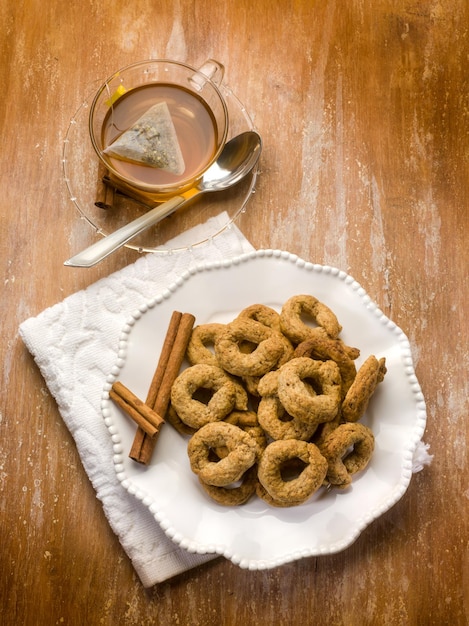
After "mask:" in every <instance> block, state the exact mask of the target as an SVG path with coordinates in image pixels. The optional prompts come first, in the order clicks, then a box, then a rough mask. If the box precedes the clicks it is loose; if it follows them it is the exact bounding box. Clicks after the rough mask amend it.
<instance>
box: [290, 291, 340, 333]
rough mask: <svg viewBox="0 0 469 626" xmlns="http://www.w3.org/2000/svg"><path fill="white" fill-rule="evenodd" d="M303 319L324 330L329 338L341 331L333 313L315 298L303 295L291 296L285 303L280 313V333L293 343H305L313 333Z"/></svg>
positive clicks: (312, 329)
mask: <svg viewBox="0 0 469 626" xmlns="http://www.w3.org/2000/svg"><path fill="white" fill-rule="evenodd" d="M305 317H306V318H309V319H311V320H312V321H313V322H315V323H316V324H317V325H318V326H321V327H322V328H324V330H325V331H326V332H327V334H328V335H329V337H332V338H336V337H337V336H338V334H339V333H340V331H341V330H342V326H341V325H340V324H339V322H338V320H337V317H336V315H335V313H334V312H333V311H331V309H330V308H329V307H328V306H326V305H325V304H323V303H322V302H320V301H319V300H318V299H317V298H315V297H314V296H310V295H303V294H301V295H297V296H293V297H291V298H289V299H288V300H287V301H286V302H285V304H284V305H283V307H282V311H281V313H280V323H281V327H282V331H283V333H284V334H285V335H286V336H287V337H288V338H289V339H290V340H291V341H292V342H293V343H296V344H298V343H301V342H302V341H305V340H306V339H308V338H309V337H310V336H311V333H312V332H313V331H314V328H312V327H311V326H309V325H308V324H306V322H305V321H304V318H305Z"/></svg>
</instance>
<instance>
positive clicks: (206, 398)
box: [192, 387, 215, 404]
mask: <svg viewBox="0 0 469 626" xmlns="http://www.w3.org/2000/svg"><path fill="white" fill-rule="evenodd" d="M214 394H215V391H214V390H213V389H208V388H206V387H199V388H198V389H196V390H195V392H194V393H193V394H192V399H193V400H197V402H201V403H202V404H208V403H209V402H210V400H211V399H212V398H213V396H214Z"/></svg>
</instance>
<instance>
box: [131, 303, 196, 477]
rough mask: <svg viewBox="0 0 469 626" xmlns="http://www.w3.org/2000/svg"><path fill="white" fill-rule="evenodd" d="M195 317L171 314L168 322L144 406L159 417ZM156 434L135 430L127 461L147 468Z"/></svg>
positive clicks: (164, 407) (167, 399) (177, 372)
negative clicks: (132, 461) (130, 460)
mask: <svg viewBox="0 0 469 626" xmlns="http://www.w3.org/2000/svg"><path fill="white" fill-rule="evenodd" d="M194 322H195V317H194V316H193V315H191V314H190V313H180V312H179V311H174V313H173V314H172V316H171V320H170V322H169V326H168V330H167V332H166V336H165V340H164V342H163V347H162V350H161V354H160V358H159V360H158V365H157V367H156V370H155V373H154V374H153V379H152V381H151V384H150V388H149V390H148V394H147V398H146V401H145V404H147V405H148V406H149V407H150V408H151V409H153V412H154V413H156V414H157V415H159V416H160V417H163V416H164V415H165V414H166V411H167V410H168V406H169V402H170V399H171V387H172V386H173V383H174V381H175V380H176V378H177V376H178V375H179V370H180V369H181V365H182V362H183V360H184V355H185V353H186V349H187V344H188V343H189V339H190V336H191V332H192V328H193V326H194ZM157 439H158V433H157V434H156V435H155V436H150V435H148V434H147V433H145V431H144V430H143V429H142V428H141V427H139V428H138V429H137V432H136V434H135V438H134V441H133V444H132V448H131V450H130V453H129V457H130V458H131V459H133V460H134V461H137V462H138V463H142V464H143V465H147V464H148V463H149V462H150V460H151V457H152V454H153V450H154V448H155V445H156V441H157Z"/></svg>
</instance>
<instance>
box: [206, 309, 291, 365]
mask: <svg viewBox="0 0 469 626" xmlns="http://www.w3.org/2000/svg"><path fill="white" fill-rule="evenodd" d="M247 342H249V343H251V344H253V346H254V349H253V350H252V351H251V352H245V351H244V350H242V349H241V346H243V345H245V344H246V343H247ZM283 352H284V342H283V340H282V336H281V335H280V333H278V332H276V331H273V330H272V329H271V328H268V327H267V326H264V325H263V324H260V323H259V322H256V321H254V320H251V319H238V320H236V321H234V322H231V323H230V324H227V325H226V326H225V328H224V330H223V331H222V332H221V333H220V335H219V336H218V338H217V340H216V342H215V354H216V355H217V358H218V360H219V362H220V364H221V365H222V367H223V368H224V369H225V370H226V371H227V372H229V373H230V374H234V375H235V376H262V375H263V374H265V373H266V372H268V371H269V370H271V369H272V368H273V367H275V365H276V364H277V362H278V360H279V359H280V357H281V356H282V354H283Z"/></svg>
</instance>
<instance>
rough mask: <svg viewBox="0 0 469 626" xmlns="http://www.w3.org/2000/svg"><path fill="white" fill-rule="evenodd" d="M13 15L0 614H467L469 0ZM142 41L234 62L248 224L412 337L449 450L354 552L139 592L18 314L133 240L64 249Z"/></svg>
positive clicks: (198, 59)
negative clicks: (83, 123)
mask: <svg viewBox="0 0 469 626" xmlns="http://www.w3.org/2000/svg"><path fill="white" fill-rule="evenodd" d="M0 25H1V30H2V36H1V37H0V52H1V58H2V62H1V64H0V85H1V92H2V97H1V98H0V125H1V137H2V148H1V154H2V167H1V176H2V193H1V201H0V202H1V211H0V228H1V230H0V255H1V256H0V259H1V267H2V270H3V290H2V313H3V318H2V342H1V352H2V362H3V368H2V379H1V382H2V384H1V389H2V393H1V404H0V406H1V412H0V495H1V499H0V502H1V510H0V516H1V517H0V519H1V548H0V623H2V624H5V625H7V624H8V625H9V624H25V625H36V624H72V625H81V624H90V625H94V624H129V625H138V626H143V625H150V624H162V625H166V624H181V625H186V624H188V625H189V624H190V625H200V626H204V625H212V624H213V625H217V624H246V625H249V624H257V623H265V624H275V625H285V626H286V625H290V624H296V623H307V624H315V625H318V626H320V625H327V626H330V625H343V626H355V625H356V626H359V625H360V626H361V625H363V624H372V625H374V624H377V625H394V624H396V625H410V626H413V625H422V626H423V625H430V624H434V625H443V624H452V625H454V626H463V625H464V624H467V623H468V619H469V596H468V589H469V565H468V562H469V545H468V540H469V524H468V519H469V484H468V479H467V476H468V462H467V456H468V455H467V444H466V442H467V439H468V435H469V426H468V424H469V421H468V419H467V416H468V400H467V398H468V396H469V389H468V376H467V372H468V367H469V357H468V332H467V328H468V324H467V315H466V313H467V310H468V307H469V300H468V296H467V288H466V283H465V279H466V274H467V269H468V262H469V252H468V249H469V240H468V226H469V217H468V215H469V213H468V193H469V80H468V70H467V68H468V59H469V4H468V3H467V0H373V1H372V0H347V1H346V2H345V1H343V0H257V1H256V2H251V1H248V0H238V1H237V2H225V3H224V2H215V1H214V0H199V1H198V2H197V3H195V2H189V1H186V0H177V1H176V2H174V1H173V0H160V1H159V2H151V1H150V0H134V1H133V2H132V3H128V2H121V1H119V0H117V1H116V0H113V1H112V2H111V0H101V2H99V3H98V2H96V1H95V0H83V1H82V2H79V3H78V2H61V1H59V0H49V1H48V2H46V3H44V2H39V1H38V0H29V1H28V2H23V1H21V0H20V1H18V0H15V1H13V0H5V1H4V2H2V4H1V6H0ZM148 57H172V58H177V59H181V60H187V61H188V62H190V63H192V64H194V65H197V64H200V63H202V62H203V61H204V60H205V59H206V58H208V57H214V58H217V59H220V60H222V61H223V62H224V64H225V65H226V75H227V81H228V82H229V84H230V85H231V86H232V87H233V89H235V90H236V93H237V95H238V96H239V98H240V99H241V100H242V101H243V102H244V103H245V104H246V107H247V109H248V110H249V111H250V112H251V114H252V116H253V118H254V120H255V124H256V126H257V127H258V129H259V131H260V132H261V134H262V136H263V139H264V153H263V157H262V173H261V176H260V178H259V183H258V186H257V191H256V194H255V195H254V196H253V198H252V201H251V203H250V205H249V209H248V211H247V212H246V213H245V214H244V215H242V216H241V218H240V221H239V225H240V227H241V229H242V230H243V232H244V233H245V234H246V236H247V237H248V238H249V239H250V240H251V242H252V243H253V244H254V245H255V246H256V247H258V248H260V247H269V248H282V249H285V250H289V251H290V252H293V253H296V254H299V255H300V256H301V257H303V258H307V259H310V260H312V261H314V262H318V263H326V264H330V265H335V266H337V267H340V268H341V269H344V270H346V271H347V272H349V273H351V274H352V275H353V276H354V277H355V278H356V279H357V280H358V281H359V282H360V283H361V284H362V285H363V286H364V287H365V289H366V290H367V292H368V293H369V294H370V296H371V297H372V298H373V299H374V300H376V301H377V302H378V304H379V305H380V307H381V308H382V310H383V311H384V312H385V313H386V314H387V315H388V316H390V317H391V318H392V319H393V320H394V321H395V322H396V323H397V324H398V325H399V326H401V328H402V329H403V330H404V331H405V332H406V333H407V334H408V336H409V339H410V341H411V345H412V351H413V356H414V358H415V363H416V369H417V375H418V378H419V381H420V383H421V386H422V389H423V393H424V395H425V398H426V402H427V407H428V426H427V431H426V434H425V441H426V442H427V443H429V444H430V446H431V452H432V453H433V454H434V461H433V464H432V465H431V466H430V467H427V468H425V470H424V471H422V472H421V473H419V474H417V475H415V476H414V478H413V480H412V481H411V484H410V487H409V489H408V491H407V492H406V494H405V496H404V497H403V498H402V500H401V501H399V502H398V503H397V504H396V505H395V506H394V507H393V508H392V509H391V510H390V511H389V512H387V513H386V514H385V515H384V516H382V517H381V518H380V519H379V520H377V521H375V522H373V524H372V525H371V526H370V527H369V528H367V529H366V530H365V532H363V534H362V535H361V536H360V537H359V539H358V540H357V541H356V542H355V543H354V544H353V545H352V546H351V547H350V548H349V549H347V550H346V551H344V552H342V553H340V554H336V555H332V556H328V557H321V558H310V559H305V560H302V561H299V562H295V563H292V564H289V565H286V566H283V567H281V568H278V569H274V570H270V571H258V572H249V571H245V570H241V569H239V568H238V567H236V566H235V565H233V564H231V563H229V562H227V561H225V560H223V559H217V560H216V561H213V562H211V563H209V564H207V565H204V566H201V567H199V568H197V569H195V570H192V571H189V572H187V573H185V574H183V575H181V576H178V577H177V578H175V579H173V580H170V581H168V582H166V583H164V584H161V585H158V586H156V587H154V588H153V589H151V590H147V591H145V590H144V589H143V587H142V585H141V583H140V581H139V580H138V578H137V576H136V574H135V573H134V571H133V569H132V566H131V564H130V562H129V560H128V558H127V556H126V555H125V553H124V552H123V550H122V548H121V547H120V544H119V542H118V541H117V539H116V537H115V536H114V535H113V533H112V531H111V530H110V528H109V525H108V523H107V521H106V519H105V517H104V514H103V512H102V509H101V505H100V503H99V502H98V501H97V500H96V497H95V493H94V490H93V488H92V486H91V485H90V483H89V482H88V479H87V477H86V475H85V472H84V470H83V468H82V466H81V463H80V459H79V457H78V454H77V452H76V449H75V446H74V442H73V439H72V437H71V435H70V434H69V432H68V430H67V428H66V427H65V425H64V424H63V422H62V420H61V417H60V415H59V413H58V410H57V407H56V405H55V403H54V401H53V400H52V399H51V396H50V395H49V392H48V390H47V388H46V386H45V383H44V381H43V379H42V378H41V376H40V374H39V372H38V370H37V368H36V366H35V365H34V363H33V361H32V358H31V357H30V355H29V354H28V353H27V351H26V349H25V347H24V346H23V344H22V342H21V341H20V339H19V338H18V332H17V330H18V325H19V323H20V322H21V321H23V320H24V319H26V318H27V317H29V316H32V315H36V314H38V313H39V312H40V311H42V310H43V309H44V308H46V307H48V306H50V305H52V304H55V303H56V302H58V301H60V300H62V299H63V298H64V297H65V296H67V295H69V294H72V293H74V292H75V291H77V290H79V289H81V288H83V287H86V286H87V285H89V284H91V283H93V282H94V281H96V280H97V279H99V278H101V277H104V276H106V275H108V274H109V273H110V272H112V271H114V270H117V269H119V268H121V267H124V266H125V265H127V264H128V263H130V262H132V261H133V260H134V259H135V257H136V253H135V252H133V251H131V250H122V251H120V252H119V253H118V254H115V255H113V256H112V257H110V258H108V259H107V260H105V261H104V262H103V263H101V264H100V265H98V266H97V267H95V268H93V269H90V270H77V271H75V270H72V269H71V268H66V267H63V265H62V263H63V261H64V260H65V259H66V258H68V257H70V256H71V254H73V253H74V252H76V251H77V250H79V249H81V248H83V247H85V246H86V245H88V244H90V243H91V242H92V241H93V240H94V234H93V231H92V229H91V228H88V227H87V226H86V224H84V223H83V222H82V221H81V220H79V219H78V217H77V215H76V213H75V212H74V210H73V209H72V208H71V206H70V203H69V199H68V197H67V193H66V189H65V185H64V184H63V181H62V175H61V149H62V142H63V139H64V135H65V132H66V129H67V126H68V123H69V120H70V118H71V116H72V115H73V113H74V112H75V111H76V110H77V108H78V106H79V105H80V103H81V101H82V98H83V95H84V94H86V93H88V92H89V91H90V89H91V88H92V87H93V86H94V85H96V81H98V80H99V79H101V78H103V77H105V76H107V75H109V74H110V73H112V72H113V71H114V70H115V69H117V68H118V67H121V66H123V65H125V64H127V63H130V62H133V61H137V60H141V59H143V58H148Z"/></svg>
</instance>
